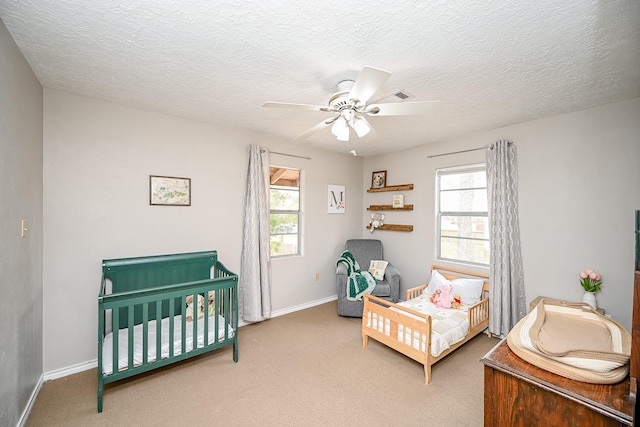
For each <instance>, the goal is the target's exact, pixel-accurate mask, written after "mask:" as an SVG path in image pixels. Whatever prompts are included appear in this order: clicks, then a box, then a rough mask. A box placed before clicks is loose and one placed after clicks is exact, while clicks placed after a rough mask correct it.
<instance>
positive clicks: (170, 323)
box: [160, 298, 184, 358]
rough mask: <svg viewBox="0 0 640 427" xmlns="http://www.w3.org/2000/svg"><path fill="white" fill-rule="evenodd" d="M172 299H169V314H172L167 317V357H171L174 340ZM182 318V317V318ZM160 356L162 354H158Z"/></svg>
mask: <svg viewBox="0 0 640 427" xmlns="http://www.w3.org/2000/svg"><path fill="white" fill-rule="evenodd" d="M173 305H174V304H173V298H169V313H172V314H171V315H170V316H169V357H170V358H171V357H173V338H174V336H175V335H174V331H175V329H174V328H175V324H174V323H175V317H174V316H173V309H174V307H173ZM183 318H184V316H183ZM160 354H162V353H160Z"/></svg>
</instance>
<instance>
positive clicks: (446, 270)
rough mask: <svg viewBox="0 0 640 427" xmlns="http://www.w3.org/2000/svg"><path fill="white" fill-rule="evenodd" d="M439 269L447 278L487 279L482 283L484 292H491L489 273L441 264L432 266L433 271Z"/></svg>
mask: <svg viewBox="0 0 640 427" xmlns="http://www.w3.org/2000/svg"><path fill="white" fill-rule="evenodd" d="M433 270H438V271H439V272H440V274H442V275H443V276H444V277H445V278H446V279H447V280H454V279H460V278H465V277H467V278H471V279H486V280H485V281H484V284H483V285H482V292H489V275H488V274H486V273H476V272H473V271H466V270H461V269H458V268H454V267H444V266H441V265H433V266H431V271H433Z"/></svg>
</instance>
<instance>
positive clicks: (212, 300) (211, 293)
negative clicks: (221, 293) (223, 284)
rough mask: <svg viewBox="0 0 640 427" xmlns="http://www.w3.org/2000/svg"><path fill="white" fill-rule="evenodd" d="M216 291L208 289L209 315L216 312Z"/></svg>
mask: <svg viewBox="0 0 640 427" xmlns="http://www.w3.org/2000/svg"><path fill="white" fill-rule="evenodd" d="M215 306H216V291H209V316H213V315H215V314H216V307H215Z"/></svg>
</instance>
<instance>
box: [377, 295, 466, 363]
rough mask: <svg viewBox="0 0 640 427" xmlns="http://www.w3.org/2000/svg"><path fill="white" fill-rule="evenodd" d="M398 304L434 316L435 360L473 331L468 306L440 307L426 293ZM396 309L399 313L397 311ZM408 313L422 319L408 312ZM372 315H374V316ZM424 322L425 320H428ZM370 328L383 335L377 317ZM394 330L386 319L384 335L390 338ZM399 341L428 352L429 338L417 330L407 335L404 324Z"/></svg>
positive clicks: (432, 337)
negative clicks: (470, 326) (470, 327)
mask: <svg viewBox="0 0 640 427" xmlns="http://www.w3.org/2000/svg"><path fill="white" fill-rule="evenodd" d="M398 305H401V306H403V307H407V308H410V309H412V310H415V311H419V312H420V313H424V314H427V315H429V316H431V355H432V356H433V357H438V356H440V354H442V352H443V351H445V350H447V349H448V348H449V347H451V346H452V345H454V344H456V343H458V342H460V341H462V340H463V339H464V337H465V336H466V335H467V332H469V316H468V306H462V307H461V308H459V309H453V308H451V309H445V308H440V307H438V306H436V305H435V304H433V303H432V302H431V301H429V295H426V294H422V295H420V296H418V297H416V298H412V299H410V300H408V301H403V302H401V303H398ZM394 310H396V311H398V310H397V309H394ZM404 314H406V315H409V316H411V317H414V318H418V317H417V316H413V315H411V314H408V313H404ZM369 315H370V316H371V314H369ZM420 320H422V321H424V319H420ZM381 323H382V322H381ZM367 327H369V328H372V329H376V330H378V331H379V332H382V325H380V326H378V322H377V315H376V314H373V319H371V318H370V319H368V320H367ZM390 329H391V328H390V323H389V319H385V328H384V333H385V334H386V335H389V334H390ZM398 341H400V342H402V343H405V344H407V345H412V346H413V348H415V349H416V350H419V351H421V352H423V353H424V352H426V351H427V350H426V345H427V342H426V341H427V340H426V336H424V334H420V333H419V332H418V331H413V333H412V331H411V330H407V331H406V332H405V331H404V326H403V325H401V324H400V325H398Z"/></svg>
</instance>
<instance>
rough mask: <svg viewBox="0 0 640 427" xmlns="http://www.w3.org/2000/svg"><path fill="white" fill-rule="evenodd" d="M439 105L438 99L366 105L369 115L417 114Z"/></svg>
mask: <svg viewBox="0 0 640 427" xmlns="http://www.w3.org/2000/svg"><path fill="white" fill-rule="evenodd" d="M439 106H440V101H417V102H383V103H381V104H371V105H368V106H367V111H368V113H367V114H369V115H370V116H419V115H421V114H428V113H430V112H432V111H434V110H436V109H437V108H438V107H439Z"/></svg>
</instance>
